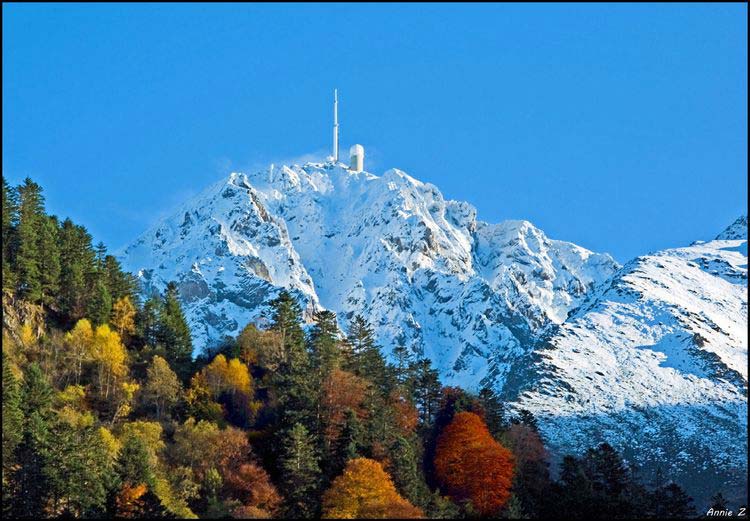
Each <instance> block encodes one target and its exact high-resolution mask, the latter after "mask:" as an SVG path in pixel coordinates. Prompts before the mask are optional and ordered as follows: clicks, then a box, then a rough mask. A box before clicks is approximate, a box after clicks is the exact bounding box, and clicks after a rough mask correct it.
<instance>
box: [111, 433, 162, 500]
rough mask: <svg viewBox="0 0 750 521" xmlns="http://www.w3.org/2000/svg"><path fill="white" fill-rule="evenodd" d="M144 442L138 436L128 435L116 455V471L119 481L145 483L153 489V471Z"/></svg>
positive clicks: (136, 483)
mask: <svg viewBox="0 0 750 521" xmlns="http://www.w3.org/2000/svg"><path fill="white" fill-rule="evenodd" d="M149 458H150V456H149V451H148V447H147V446H146V443H145V442H144V441H143V440H142V439H141V438H140V437H138V436H128V438H127V439H126V440H125V442H124V443H123V445H122V448H121V449H120V452H119V453H118V455H117V463H116V466H115V468H116V472H117V477H118V478H119V481H120V483H122V484H129V485H131V486H135V485H141V484H145V485H146V486H147V487H148V488H149V489H153V487H154V483H155V479H156V477H155V476H154V471H153V469H152V468H151V463H150V461H149Z"/></svg>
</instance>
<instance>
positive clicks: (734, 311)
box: [506, 217, 748, 498]
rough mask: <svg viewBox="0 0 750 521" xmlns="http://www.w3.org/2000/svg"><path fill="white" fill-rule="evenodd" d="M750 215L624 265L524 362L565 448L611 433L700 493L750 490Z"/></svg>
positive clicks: (544, 416)
mask: <svg viewBox="0 0 750 521" xmlns="http://www.w3.org/2000/svg"><path fill="white" fill-rule="evenodd" d="M747 302H748V294H747V218H746V217H743V218H740V219H738V220H737V221H736V222H735V223H734V224H733V225H732V226H730V227H729V228H728V229H727V230H725V231H724V232H722V233H721V234H719V236H718V237H717V238H716V239H715V240H713V241H710V242H705V243H704V242H696V243H694V244H693V245H691V246H688V247H685V248H675V249H670V250H665V251H661V252H657V253H654V254H650V255H645V256H642V257H638V258H636V259H634V260H633V261H631V262H629V263H627V264H626V265H625V266H624V267H623V268H622V269H621V270H619V271H618V272H617V274H616V275H615V276H614V277H612V279H611V280H610V281H609V282H608V283H606V284H604V285H603V286H602V288H601V289H600V290H598V291H596V292H594V293H592V294H591V295H590V297H589V299H588V300H587V301H586V302H585V303H584V304H583V305H582V306H581V307H580V308H579V309H578V310H576V311H574V312H573V313H572V315H571V316H570V317H569V318H568V319H567V321H566V322H565V323H563V324H561V325H559V326H556V327H554V328H553V331H552V332H551V333H550V336H549V337H548V338H547V339H546V342H545V343H544V344H543V346H542V347H541V348H539V349H537V350H536V351H535V352H534V353H533V354H532V355H530V356H529V357H528V359H527V362H528V361H529V360H531V361H533V363H532V364H530V365H529V366H528V367H526V368H524V370H521V369H520V368H519V371H518V372H519V374H520V373H523V374H524V375H526V376H527V377H528V378H527V379H526V380H525V381H523V382H522V381H520V379H519V380H518V381H517V382H516V387H515V388H513V389H510V388H507V389H506V393H510V394H511V395H515V394H516V393H518V392H519V390H520V394H519V396H518V399H517V402H516V406H517V407H518V408H526V409H529V410H531V411H532V412H533V413H534V414H535V415H536V416H537V417H538V419H539V421H540V425H541V428H542V432H543V433H544V435H545V436H546V438H547V439H548V440H550V442H551V443H552V445H553V446H554V447H555V451H556V453H557V454H563V453H568V452H580V450H581V449H583V448H585V447H588V446H591V445H592V444H594V443H597V442H599V441H605V440H606V441H609V442H610V443H612V444H613V445H615V446H617V447H619V448H620V449H622V450H624V451H625V454H626V456H627V457H628V458H629V459H631V461H635V462H636V463H637V464H639V465H640V466H642V467H643V468H644V469H647V470H650V471H652V472H653V471H654V470H655V468H656V467H657V466H661V468H662V470H664V471H668V472H667V473H668V475H670V476H672V477H673V478H674V479H676V480H677V481H679V482H680V483H685V484H686V485H687V486H688V487H689V490H690V491H691V492H692V493H693V494H694V495H696V497H699V498H706V497H708V496H710V494H712V493H713V492H715V491H716V490H719V488H723V489H724V490H734V491H735V493H737V494H738V497H740V498H741V497H743V496H742V490H743V488H744V494H745V497H746V494H747V479H746V472H747V378H748V376H747V346H748V336H747V324H748V317H747Z"/></svg>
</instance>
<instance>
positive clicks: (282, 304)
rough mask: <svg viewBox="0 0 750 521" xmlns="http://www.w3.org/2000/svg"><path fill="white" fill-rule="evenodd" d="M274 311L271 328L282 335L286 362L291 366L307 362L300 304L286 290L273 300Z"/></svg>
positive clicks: (281, 339)
mask: <svg viewBox="0 0 750 521" xmlns="http://www.w3.org/2000/svg"><path fill="white" fill-rule="evenodd" d="M271 308H272V309H273V313H272V316H271V330H272V331H276V332H277V333H279V335H280V341H281V345H282V348H283V352H284V362H285V363H287V364H288V365H290V366H294V365H295V364H298V363H301V364H307V354H306V353H305V354H304V355H303V354H302V353H303V352H304V351H305V334H304V332H303V331H302V328H301V327H300V322H301V317H302V311H301V310H300V307H299V304H297V302H296V301H295V300H294V299H293V298H292V296H291V295H290V294H289V292H287V291H286V290H282V291H281V293H279V296H278V297H276V298H275V299H274V300H273V301H271Z"/></svg>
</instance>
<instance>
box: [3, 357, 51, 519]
mask: <svg viewBox="0 0 750 521" xmlns="http://www.w3.org/2000/svg"><path fill="white" fill-rule="evenodd" d="M53 395H54V391H53V390H52V387H51V386H50V385H49V383H48V382H47V379H46V378H45V377H44V373H42V370H41V369H40V368H39V365H38V364H37V363H32V364H30V365H29V366H28V367H27V368H26V371H25V372H24V383H23V392H22V397H21V410H22V412H23V414H24V416H25V418H26V421H25V422H24V424H23V435H22V438H21V442H20V444H19V445H18V447H17V448H16V453H15V456H16V458H15V459H16V463H17V464H18V465H17V467H16V468H15V469H14V470H13V472H12V473H11V475H10V479H9V482H10V489H11V494H10V495H11V497H12V501H11V502H10V514H11V516H12V517H24V518H26V517H34V518H38V517H41V516H43V515H44V506H45V504H46V499H47V498H48V497H49V494H50V481H49V478H48V475H47V472H46V471H45V468H46V466H47V465H49V464H50V463H51V464H54V463H55V462H54V461H53V462H50V461H49V456H48V447H49V445H50V443H51V441H52V439H51V435H50V423H51V421H52V409H51V407H52V399H53Z"/></svg>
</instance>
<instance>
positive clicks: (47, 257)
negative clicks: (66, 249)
mask: <svg viewBox="0 0 750 521" xmlns="http://www.w3.org/2000/svg"><path fill="white" fill-rule="evenodd" d="M58 228H59V226H58V223H57V219H56V218H55V217H48V216H42V217H41V218H40V223H39V235H38V237H39V244H38V251H39V262H38V265H39V277H40V285H41V294H40V301H41V302H42V303H43V304H45V305H47V306H51V305H53V304H56V303H57V300H58V298H59V297H58V293H59V290H60V246H59V237H58V235H59V233H58Z"/></svg>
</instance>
